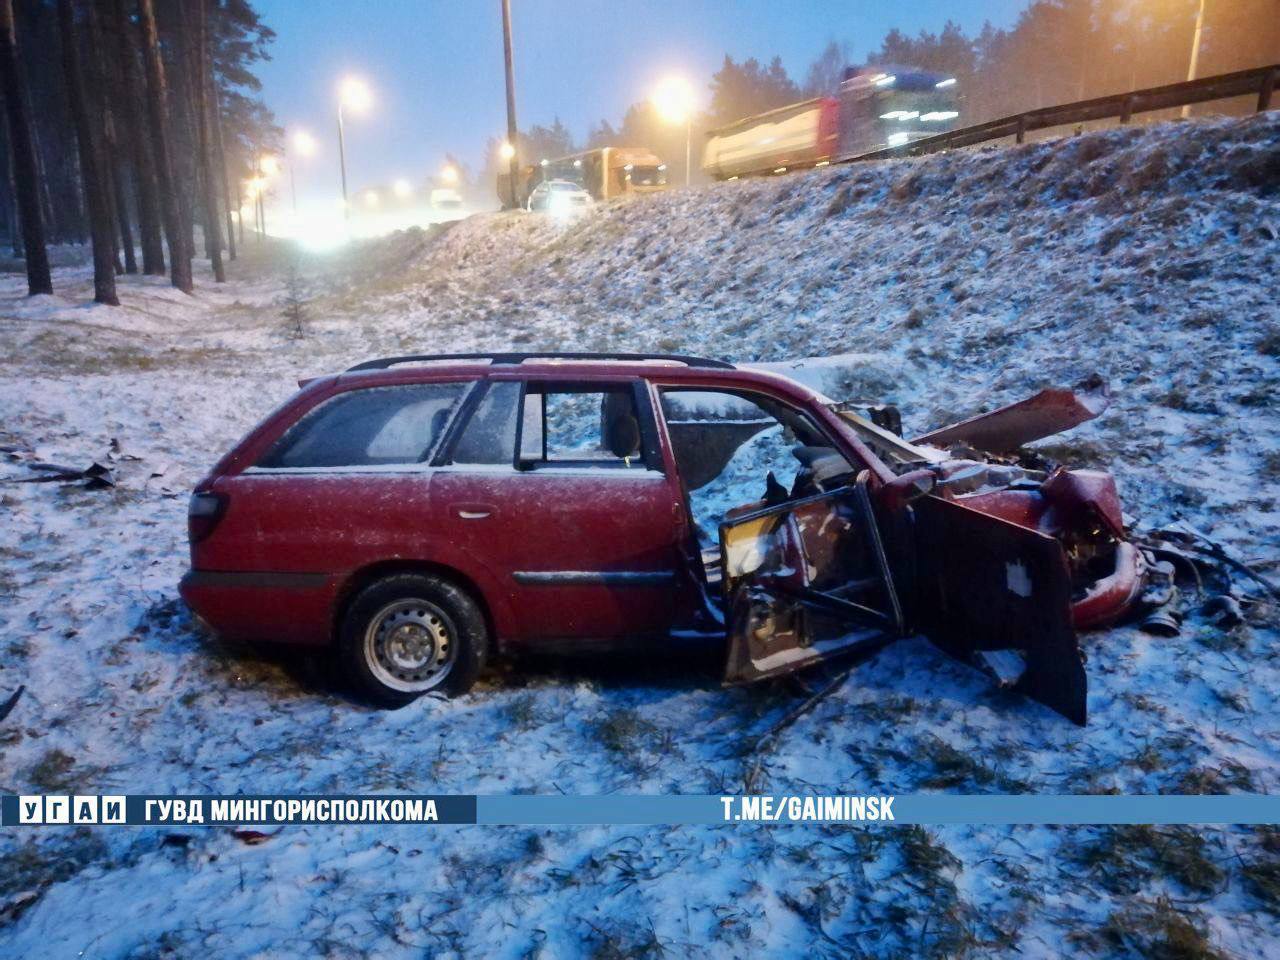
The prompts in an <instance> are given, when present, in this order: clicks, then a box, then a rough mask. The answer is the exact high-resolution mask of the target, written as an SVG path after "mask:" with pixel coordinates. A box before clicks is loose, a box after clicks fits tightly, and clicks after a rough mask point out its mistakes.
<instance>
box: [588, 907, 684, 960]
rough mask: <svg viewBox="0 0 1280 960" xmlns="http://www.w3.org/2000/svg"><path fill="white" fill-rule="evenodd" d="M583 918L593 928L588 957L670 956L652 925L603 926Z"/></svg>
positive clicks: (596, 959)
mask: <svg viewBox="0 0 1280 960" xmlns="http://www.w3.org/2000/svg"><path fill="white" fill-rule="evenodd" d="M582 919H583V922H584V923H585V924H587V926H588V927H590V928H591V930H590V932H589V933H588V934H587V935H586V937H585V938H584V940H585V941H586V943H585V946H586V948H587V950H586V955H587V956H588V957H591V958H592V960H643V958H646V957H666V956H667V951H666V949H665V948H664V947H663V946H662V943H661V942H660V941H659V940H658V934H657V932H656V931H655V930H654V928H653V923H652V922H650V923H649V924H648V925H647V926H642V925H641V924H638V923H631V922H611V923H610V922H607V923H604V924H603V925H601V924H596V923H592V922H591V921H590V920H588V919H587V918H586V917H583V918H582Z"/></svg>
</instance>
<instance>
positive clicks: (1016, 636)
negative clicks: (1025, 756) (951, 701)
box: [910, 496, 1088, 726]
mask: <svg viewBox="0 0 1280 960" xmlns="http://www.w3.org/2000/svg"><path fill="white" fill-rule="evenodd" d="M910 509H911V511H912V514H913V517H914V523H913V529H914V531H915V540H916V544H915V557H916V578H915V584H916V588H915V595H914V597H913V598H912V607H913V614H914V616H913V620H914V622H915V625H916V627H917V629H919V630H920V631H921V632H923V633H924V634H925V635H926V636H928V637H929V639H930V640H932V641H933V642H934V643H935V644H936V645H937V646H939V647H940V648H942V649H943V650H944V651H946V652H947V653H949V654H951V655H952V656H954V657H956V658H957V659H959V660H962V661H964V662H966V663H970V664H973V665H975V666H978V667H980V668H982V669H984V670H985V671H986V672H988V673H991V674H992V675H993V676H995V678H996V679H997V680H998V681H999V682H1000V683H1001V684H1002V685H1005V686H1009V687H1010V688H1012V689H1014V690H1016V691H1019V692H1021V693H1024V694H1026V695H1027V696H1029V697H1031V698H1032V699H1034V700H1038V701H1040V702H1041V703H1043V704H1044V705H1045V706H1047V707H1049V708H1050V709H1052V710H1056V711H1057V712H1058V713H1060V714H1062V715H1063V716H1064V717H1066V718H1067V719H1068V720H1070V721H1072V722H1073V723H1077V724H1080V725H1082V726H1083V725H1084V723H1085V720H1086V719H1087V713H1088V711H1087V694H1088V690H1087V687H1088V681H1087V677H1086V674H1085V669H1084V657H1083V654H1082V653H1081V650H1080V646H1079V643H1078V641H1077V639H1076V633H1075V628H1074V627H1073V626H1072V622H1071V575H1070V571H1069V569H1068V567H1067V558H1066V554H1065V553H1064V552H1063V548H1062V544H1061V543H1060V542H1059V541H1058V540H1056V539H1054V538H1053V537H1050V536H1047V535H1045V534H1042V533H1038V532H1037V531H1035V530H1030V529H1028V528H1026V527H1023V526H1019V525H1018V524H1016V523H1011V522H1009V521H1007V520H1002V519H1000V518H999V517H993V516H991V515H989V514H985V513H981V512H980V511H977V510H973V509H971V508H969V507H965V506H963V505H961V504H959V503H955V502H953V501H949V500H943V499H942V498H940V497H934V496H929V497H924V498H922V499H920V500H918V501H917V502H916V503H915V504H914V505H913V506H912V507H911V508H910Z"/></svg>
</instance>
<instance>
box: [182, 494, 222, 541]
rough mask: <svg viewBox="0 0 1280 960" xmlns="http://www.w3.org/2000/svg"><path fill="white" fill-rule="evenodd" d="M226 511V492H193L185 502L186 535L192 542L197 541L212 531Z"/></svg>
mask: <svg viewBox="0 0 1280 960" xmlns="http://www.w3.org/2000/svg"><path fill="white" fill-rule="evenodd" d="M226 512H227V496H226V494H222V493H210V492H208V491H205V492H203V493H201V492H199V491H197V492H196V493H193V494H192V495H191V500H190V502H189V503H188V504H187V537H188V538H189V539H190V540H191V542H192V543H199V542H200V541H201V540H203V539H204V538H205V537H207V536H209V534H211V533H213V530H214V528H215V527H216V526H217V525H218V521H219V520H221V519H222V517H223V515H224V514H225V513H226Z"/></svg>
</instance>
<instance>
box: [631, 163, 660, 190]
mask: <svg viewBox="0 0 1280 960" xmlns="http://www.w3.org/2000/svg"><path fill="white" fill-rule="evenodd" d="M630 175H631V182H632V184H634V185H636V186H640V187H656V186H661V185H662V184H665V183H666V182H667V171H666V170H665V169H663V168H662V167H632V168H631V174H630Z"/></svg>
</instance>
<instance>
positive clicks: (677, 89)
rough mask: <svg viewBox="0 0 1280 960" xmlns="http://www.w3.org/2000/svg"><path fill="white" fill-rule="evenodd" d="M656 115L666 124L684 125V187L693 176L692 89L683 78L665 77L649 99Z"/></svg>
mask: <svg viewBox="0 0 1280 960" xmlns="http://www.w3.org/2000/svg"><path fill="white" fill-rule="evenodd" d="M651 102H652V103H653V106H654V109H655V110H657V111H658V115H659V116H661V117H662V119H663V120H665V121H667V122H668V123H683V124H684V185H685V186H686V187H687V186H689V184H690V182H691V178H692V176H693V87H691V86H690V85H689V81H688V80H685V79H684V78H683V77H667V78H666V79H665V80H663V81H662V82H661V83H659V84H658V86H657V88H656V89H655V90H654V91H653V97H652V98H651Z"/></svg>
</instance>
